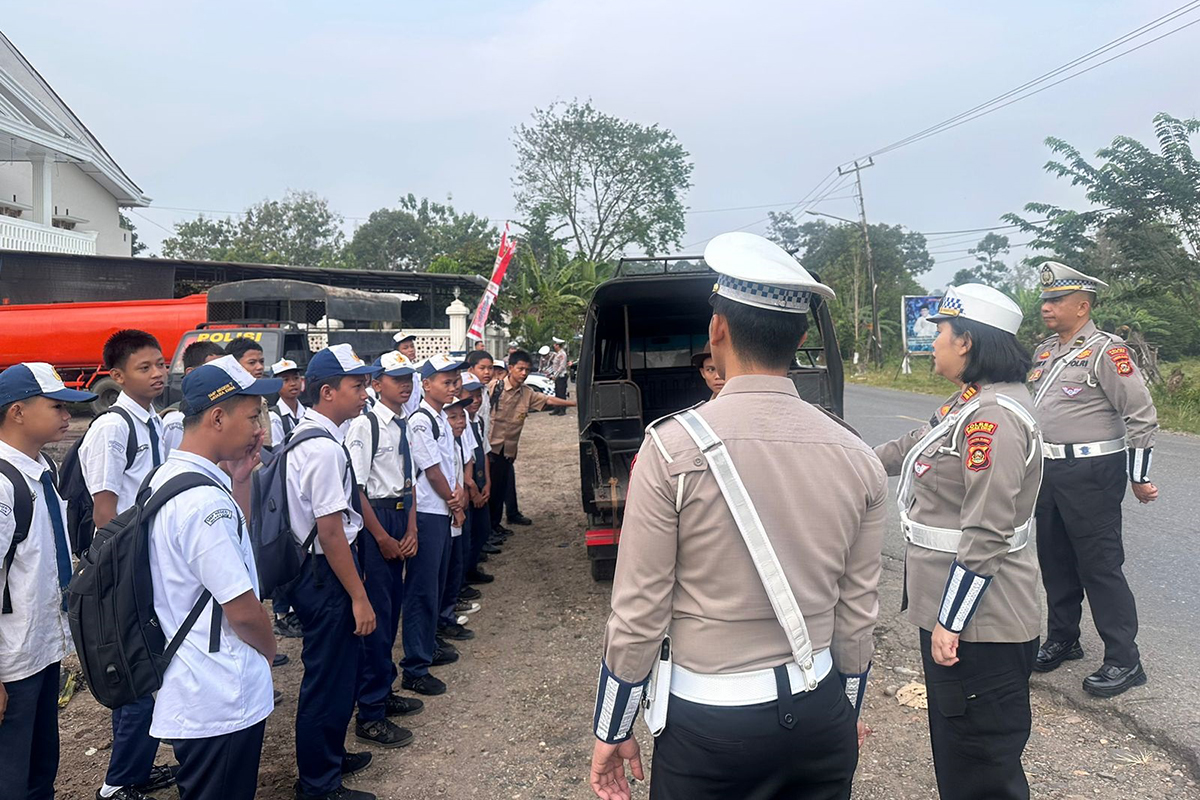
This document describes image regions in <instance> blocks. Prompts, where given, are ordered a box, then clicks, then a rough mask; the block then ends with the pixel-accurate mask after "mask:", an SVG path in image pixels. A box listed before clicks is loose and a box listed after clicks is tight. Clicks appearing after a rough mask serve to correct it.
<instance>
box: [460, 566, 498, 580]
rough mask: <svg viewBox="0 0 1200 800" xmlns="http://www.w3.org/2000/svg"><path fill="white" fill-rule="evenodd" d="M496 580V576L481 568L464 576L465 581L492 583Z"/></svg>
mask: <svg viewBox="0 0 1200 800" xmlns="http://www.w3.org/2000/svg"><path fill="white" fill-rule="evenodd" d="M494 580H496V576H495V575H492V574H490V573H487V572H484V571H483V570H481V569H473V570H470V571H469V572H467V574H466V575H464V576H463V582H464V583H491V582H492V581H494Z"/></svg>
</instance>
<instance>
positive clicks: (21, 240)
mask: <svg viewBox="0 0 1200 800" xmlns="http://www.w3.org/2000/svg"><path fill="white" fill-rule="evenodd" d="M0 250H24V251H30V252H36V253H72V254H74V255H80V256H94V255H96V232H95V231H68V230H63V229H62V228H55V227H53V226H50V225H39V224H38V223H36V222H29V221H28V220H23V219H16V218H14V217H5V216H0Z"/></svg>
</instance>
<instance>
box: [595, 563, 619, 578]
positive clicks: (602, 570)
mask: <svg viewBox="0 0 1200 800" xmlns="http://www.w3.org/2000/svg"><path fill="white" fill-rule="evenodd" d="M616 571H617V560H616V559H615V558H597V559H593V560H592V580H594V581H596V582H597V583H601V582H603V581H611V580H612V579H613V574H614V573H615V572H616Z"/></svg>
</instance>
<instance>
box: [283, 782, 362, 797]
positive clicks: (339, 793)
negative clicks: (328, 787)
mask: <svg viewBox="0 0 1200 800" xmlns="http://www.w3.org/2000/svg"><path fill="white" fill-rule="evenodd" d="M296 800H379V798H377V797H376V796H375V795H373V794H371V793H370V792H360V791H359V790H358V789H350V788H347V787H345V786H339V787H338V788H336V789H334V790H333V791H332V792H329V793H328V794H305V793H304V792H302V791H300V784H299V783H297V784H296Z"/></svg>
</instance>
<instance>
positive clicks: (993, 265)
mask: <svg viewBox="0 0 1200 800" xmlns="http://www.w3.org/2000/svg"><path fill="white" fill-rule="evenodd" d="M967 252H968V253H970V254H971V255H973V256H975V265H974V266H972V267H968V268H967V269H960V270H959V271H958V272H956V273H955V274H954V283H955V284H960V283H984V284H987V285H988V286H992V287H995V288H997V289H1001V290H1003V291H1008V292H1011V291H1012V288H1013V287H1012V283H1013V280H1012V276H1011V274H1010V273H1009V270H1008V265H1006V264H1005V263H1004V256H1006V255H1008V237H1007V236H1001V235H1000V234H998V233H989V234H988V235H987V236H984V237H983V238H982V239H980V240H979V244H977V245H975V246H974V247H972V248H971V249H970V250H969V251H967Z"/></svg>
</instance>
